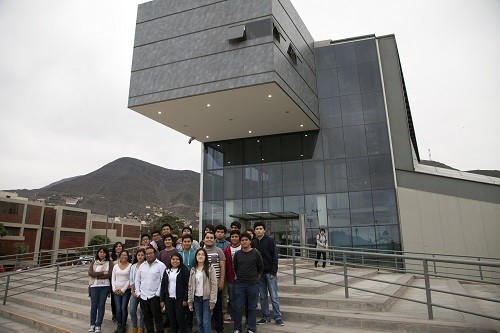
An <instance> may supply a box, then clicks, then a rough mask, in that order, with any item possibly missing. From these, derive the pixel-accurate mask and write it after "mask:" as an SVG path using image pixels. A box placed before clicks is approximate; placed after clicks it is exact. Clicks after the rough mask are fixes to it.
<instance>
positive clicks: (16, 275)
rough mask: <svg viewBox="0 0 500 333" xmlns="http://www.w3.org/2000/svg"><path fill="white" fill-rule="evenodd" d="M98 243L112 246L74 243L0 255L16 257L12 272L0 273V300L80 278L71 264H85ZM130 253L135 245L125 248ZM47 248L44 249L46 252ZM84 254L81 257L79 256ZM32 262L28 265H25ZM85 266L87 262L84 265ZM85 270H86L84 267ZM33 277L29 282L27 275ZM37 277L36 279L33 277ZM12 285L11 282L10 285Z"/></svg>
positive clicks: (4, 302)
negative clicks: (56, 247)
mask: <svg viewBox="0 0 500 333" xmlns="http://www.w3.org/2000/svg"><path fill="white" fill-rule="evenodd" d="M101 246H106V247H108V248H111V247H112V246H113V244H101V245H94V246H86V247H75V248H69V249H63V250H53V251H43V253H42V252H36V253H26V254H20V255H14V256H2V257H0V263H5V262H9V260H10V261H13V259H14V260H15V261H14V262H15V266H14V267H15V268H18V267H21V268H19V269H18V270H16V269H14V270H13V271H11V272H5V273H1V274H0V295H3V301H2V304H3V305H5V304H6V303H7V298H8V297H10V296H15V295H20V294H24V293H28V292H31V291H35V290H38V289H42V288H47V287H51V286H54V290H55V291H57V287H58V285H60V284H62V283H67V282H72V281H76V280H79V279H81V278H82V277H81V276H78V275H76V276H75V274H74V270H73V268H74V266H85V264H87V263H90V261H91V260H93V259H94V258H95V256H96V251H97V249H98V248H100V247H101ZM126 250H128V251H129V252H130V255H131V256H132V257H133V255H134V254H135V251H136V250H137V248H129V249H126ZM45 252H46V253H45ZM81 257H83V259H81ZM12 258H13V259H12ZM34 258H36V260H34ZM28 264H30V265H31V267H29V266H28ZM86 267H88V266H86ZM85 271H86V270H85ZM27 277H29V278H31V279H32V281H30V283H29V284H27V283H25V280H26V278H27ZM34 279H36V280H34ZM13 285H14V286H13Z"/></svg>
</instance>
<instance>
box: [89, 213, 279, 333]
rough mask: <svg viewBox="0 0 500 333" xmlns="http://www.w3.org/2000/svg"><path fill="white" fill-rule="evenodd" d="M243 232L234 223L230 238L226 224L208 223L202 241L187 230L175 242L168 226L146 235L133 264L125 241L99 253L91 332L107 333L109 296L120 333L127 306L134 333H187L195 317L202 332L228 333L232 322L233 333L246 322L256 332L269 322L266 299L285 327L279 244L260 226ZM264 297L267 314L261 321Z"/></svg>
mask: <svg viewBox="0 0 500 333" xmlns="http://www.w3.org/2000/svg"><path fill="white" fill-rule="evenodd" d="M240 228H241V224H240V223H239V222H237V221H235V222H233V223H232V224H231V231H230V234H229V236H228V237H226V234H227V229H226V227H225V226H224V225H218V226H216V227H214V226H212V225H208V226H206V228H205V230H204V233H203V239H202V241H201V242H200V243H198V242H197V241H195V240H193V237H192V235H191V228H189V227H185V228H184V229H182V236H180V237H179V239H176V237H175V236H173V235H172V233H171V227H170V225H168V224H165V225H163V226H162V229H161V232H159V231H155V232H153V233H152V234H151V239H150V238H149V235H142V236H141V242H140V246H139V248H138V249H137V250H136V251H135V255H134V259H133V262H132V263H130V255H129V252H128V251H127V250H125V249H123V244H121V243H120V242H117V243H116V244H115V245H114V246H113V249H112V251H111V253H109V252H108V250H107V248H106V247H101V248H99V249H98V251H97V254H96V257H95V260H94V261H93V262H92V264H91V265H90V267H89V295H90V299H91V310H90V329H89V332H101V326H102V321H103V317H104V309H105V302H106V298H107V296H108V294H109V293H111V295H112V312H113V313H112V315H113V320H114V321H115V320H116V324H117V327H116V330H115V331H114V333H125V332H126V324H127V317H128V306H129V303H130V318H131V321H132V326H133V330H132V332H133V333H143V332H144V330H145V331H146V332H148V333H154V332H162V333H163V332H164V328H165V324H168V325H170V331H171V332H172V333H177V332H180V333H187V332H188V331H192V328H193V313H194V316H195V317H196V322H197V327H198V333H209V332H212V321H213V322H214V329H215V330H216V331H217V332H222V331H223V330H224V322H226V323H233V324H234V332H235V333H241V332H242V321H243V316H246V331H247V332H248V333H254V332H256V326H257V325H258V324H265V323H268V322H270V321H271V314H270V310H269V301H268V293H269V295H270V297H271V304H272V309H273V314H274V321H275V323H276V324H277V325H281V326H283V325H284V323H283V319H282V316H281V311H280V306H279V298H278V282H277V272H278V251H277V248H276V243H275V241H274V239H273V238H271V237H269V236H268V235H266V226H265V224H264V223H262V222H256V223H255V224H254V226H253V230H247V231H246V232H241V231H240ZM258 296H260V302H261V309H262V318H261V319H260V320H259V321H257V318H256V308H257V301H258ZM139 304H140V309H138V305H139ZM163 309H165V313H166V319H167V320H166V321H167V322H168V323H165V320H164V318H163V314H162V312H163ZM138 310H139V311H138ZM138 312H139V316H138ZM225 313H226V317H224V314H225ZM138 317H139V318H138Z"/></svg>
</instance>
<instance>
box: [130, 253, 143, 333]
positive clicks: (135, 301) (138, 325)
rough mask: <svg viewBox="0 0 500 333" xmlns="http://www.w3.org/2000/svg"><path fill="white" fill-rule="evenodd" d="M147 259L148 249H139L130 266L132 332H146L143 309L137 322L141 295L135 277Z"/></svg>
mask: <svg viewBox="0 0 500 333" xmlns="http://www.w3.org/2000/svg"><path fill="white" fill-rule="evenodd" d="M145 259H146V250H144V249H139V250H137V252H136V253H135V256H134V262H133V264H132V267H130V289H131V291H132V297H131V298H130V319H132V333H144V316H143V315H142V311H141V310H140V309H139V312H140V315H139V316H140V319H139V322H137V306H138V305H139V296H138V295H137V294H136V293H135V277H136V275H137V271H138V270H139V267H140V266H141V265H142V263H143V262H144V260H145Z"/></svg>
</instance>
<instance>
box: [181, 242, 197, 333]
mask: <svg viewBox="0 0 500 333" xmlns="http://www.w3.org/2000/svg"><path fill="white" fill-rule="evenodd" d="M192 244H193V236H191V234H185V235H184V236H182V249H181V250H180V251H179V254H180V256H181V257H182V262H183V263H184V266H186V267H187V268H188V269H189V271H191V268H193V267H194V265H195V262H196V258H195V252H196V250H195V249H194V246H192ZM184 318H185V320H186V326H187V328H188V332H192V330H193V313H192V312H191V311H189V308H188V307H186V308H185V315H184Z"/></svg>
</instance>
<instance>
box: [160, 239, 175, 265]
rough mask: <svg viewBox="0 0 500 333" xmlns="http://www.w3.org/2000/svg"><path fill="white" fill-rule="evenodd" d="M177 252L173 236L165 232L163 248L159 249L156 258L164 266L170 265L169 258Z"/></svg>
mask: <svg viewBox="0 0 500 333" xmlns="http://www.w3.org/2000/svg"><path fill="white" fill-rule="evenodd" d="M176 252H177V249H176V248H175V247H174V236H172V235H171V234H166V235H164V236H163V250H161V251H160V254H159V255H158V259H160V261H161V262H162V263H163V264H164V265H165V266H166V267H168V266H170V258H172V255H173V254H174V253H176Z"/></svg>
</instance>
